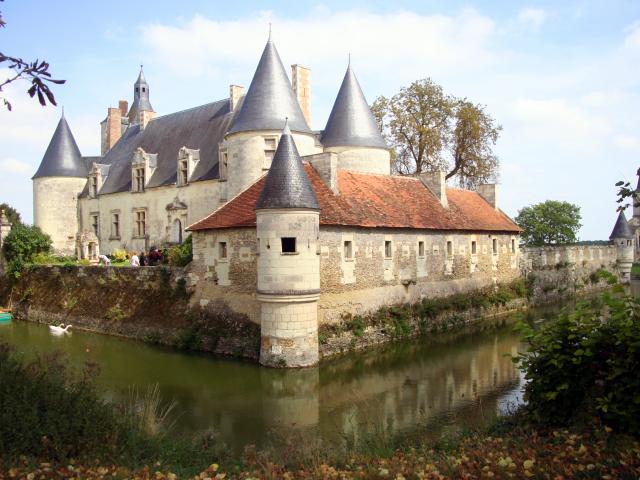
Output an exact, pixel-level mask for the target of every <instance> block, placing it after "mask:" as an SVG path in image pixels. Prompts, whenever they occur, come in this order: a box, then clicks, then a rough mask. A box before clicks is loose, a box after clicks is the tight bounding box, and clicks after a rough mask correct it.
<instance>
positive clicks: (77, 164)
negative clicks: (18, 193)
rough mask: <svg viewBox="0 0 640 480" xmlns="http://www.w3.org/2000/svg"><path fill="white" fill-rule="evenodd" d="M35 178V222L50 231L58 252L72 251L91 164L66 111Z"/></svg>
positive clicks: (71, 252) (44, 229) (43, 229)
mask: <svg viewBox="0 0 640 480" xmlns="http://www.w3.org/2000/svg"><path fill="white" fill-rule="evenodd" d="M32 180H33V223H34V225H35V226H36V227H39V228H40V229H41V230H42V231H43V232H45V233H47V234H49V236H50V237H51V240H52V241H53V249H54V250H55V251H56V252H59V253H62V254H69V255H72V254H73V253H74V251H75V235H76V232H77V231H78V219H77V209H78V203H77V200H78V195H79V194H80V192H81V191H82V189H83V188H84V186H85V184H86V182H87V167H86V165H85V162H84V160H83V159H82V155H81V154H80V149H79V148H78V144H77V143H76V140H75V139H74V138H73V134H72V133H71V129H70V128H69V124H68V123H67V120H66V119H65V117H64V114H63V115H62V116H61V118H60V121H59V122H58V126H57V128H56V130H55V132H54V133H53V137H52V138H51V141H50V142H49V146H48V147H47V151H46V152H45V154H44V157H43V158H42V161H41V162H40V166H39V167H38V170H37V171H36V173H35V175H34V176H33V178H32Z"/></svg>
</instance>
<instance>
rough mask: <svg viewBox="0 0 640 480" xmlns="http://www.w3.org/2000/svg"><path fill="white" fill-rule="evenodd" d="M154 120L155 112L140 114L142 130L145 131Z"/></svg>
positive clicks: (144, 111)
mask: <svg viewBox="0 0 640 480" xmlns="http://www.w3.org/2000/svg"><path fill="white" fill-rule="evenodd" d="M154 118H156V112H154V111H153V110H143V111H141V112H140V113H139V122H138V123H140V130H144V129H145V128H147V125H149V122H151V121H152V120H153V119H154Z"/></svg>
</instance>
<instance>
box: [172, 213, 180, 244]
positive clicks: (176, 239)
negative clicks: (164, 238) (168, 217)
mask: <svg viewBox="0 0 640 480" xmlns="http://www.w3.org/2000/svg"><path fill="white" fill-rule="evenodd" d="M173 241H174V242H176V243H182V222H181V221H180V219H179V218H176V219H175V221H174V222H173Z"/></svg>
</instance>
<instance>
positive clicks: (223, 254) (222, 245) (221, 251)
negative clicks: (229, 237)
mask: <svg viewBox="0 0 640 480" xmlns="http://www.w3.org/2000/svg"><path fill="white" fill-rule="evenodd" d="M218 256H219V257H220V258H227V242H218Z"/></svg>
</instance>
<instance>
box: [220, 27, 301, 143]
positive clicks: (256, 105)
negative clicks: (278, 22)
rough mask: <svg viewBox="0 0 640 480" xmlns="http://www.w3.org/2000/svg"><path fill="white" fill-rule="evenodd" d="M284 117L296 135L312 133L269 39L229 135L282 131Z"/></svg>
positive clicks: (274, 47)
mask: <svg viewBox="0 0 640 480" xmlns="http://www.w3.org/2000/svg"><path fill="white" fill-rule="evenodd" d="M283 118H289V126H290V128H291V130H293V131H294V132H310V129H309V126H308V125H307V122H306V121H305V119H304V115H303V114H302V110H301V109H300V104H299V103H298V99H297V98H296V96H295V95H294V93H293V89H292V88H291V82H289V77H287V73H286V71H285V69H284V66H283V65H282V61H281V60H280V56H279V55H278V51H277V50H276V46H275V45H274V43H273V42H272V41H271V39H269V41H268V42H267V45H266V46H265V47H264V51H263V52H262V57H261V58H260V62H259V63H258V68H256V73H255V74H254V75H253V80H251V85H250V86H249V90H248V91H247V94H246V95H245V97H244V101H243V102H242V106H241V107H240V111H239V112H238V115H237V116H236V118H235V120H234V122H233V125H232V126H231V130H229V133H236V132H247V131H250V130H280V128H282V119H283Z"/></svg>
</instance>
